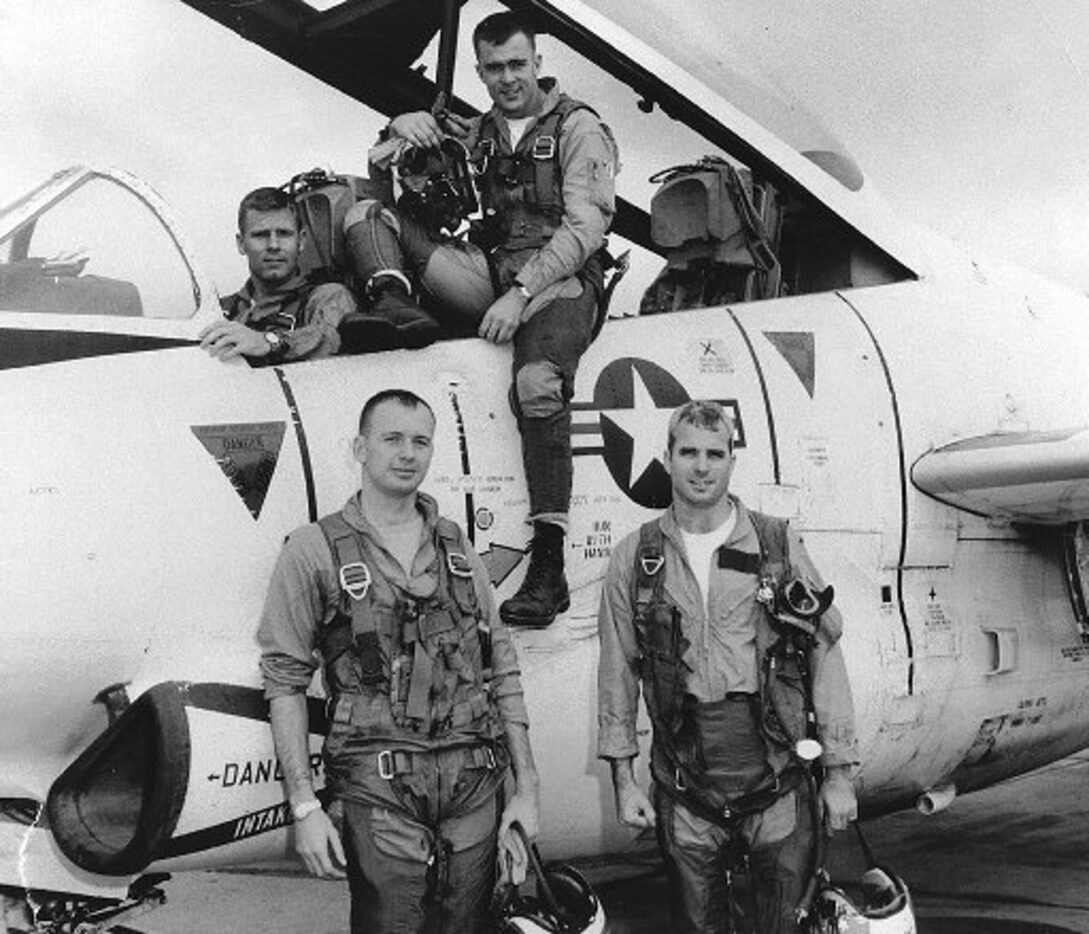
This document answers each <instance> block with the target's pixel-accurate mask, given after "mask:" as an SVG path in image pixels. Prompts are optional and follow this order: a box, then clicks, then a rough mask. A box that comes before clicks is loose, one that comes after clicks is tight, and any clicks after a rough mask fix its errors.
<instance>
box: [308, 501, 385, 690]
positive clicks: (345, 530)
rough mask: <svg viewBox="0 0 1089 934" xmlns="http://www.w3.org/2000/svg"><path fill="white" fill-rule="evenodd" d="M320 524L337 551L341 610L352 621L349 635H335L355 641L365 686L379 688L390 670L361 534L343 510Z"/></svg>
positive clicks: (335, 562) (348, 631)
mask: <svg viewBox="0 0 1089 934" xmlns="http://www.w3.org/2000/svg"><path fill="white" fill-rule="evenodd" d="M318 524H319V525H320V526H321V530H322V532H324V533H325V539H326V541H327V542H328V543H329V549H330V551H331V552H332V554H333V562H334V564H335V565H336V567H337V579H338V580H339V581H340V585H341V612H342V614H343V615H344V616H345V617H347V618H348V619H349V620H350V621H351V625H350V627H349V628H348V630H347V633H345V636H346V638H345V637H344V636H335V637H334V638H337V639H338V641H339V642H346V643H347V645H351V644H352V642H353V641H354V643H355V648H356V654H357V656H358V658H359V670H360V681H361V683H362V684H363V686H364V687H370V688H376V687H379V686H380V685H382V684H383V683H384V682H385V680H386V673H385V666H384V665H383V664H382V652H381V649H380V647H379V644H378V629H377V627H376V625H375V619H374V616H375V614H374V613H373V612H372V611H371V602H370V600H368V599H367V597H368V595H369V593H370V587H371V573H370V569H369V568H368V567H367V563H366V561H365V560H364V555H363V546H362V544H361V543H360V541H359V535H358V533H357V532H356V530H355V529H353V528H352V527H351V526H350V525H349V524H348V523H347V522H346V521H345V520H344V517H343V516H342V515H340V513H333V514H332V515H329V516H324V517H323V518H321V519H319V520H318ZM353 633H354V639H353V636H352V634H353ZM332 635H333V634H331V636H332ZM342 651H343V650H342ZM335 654H340V653H335ZM335 654H334V655H333V657H335ZM330 660H331V658H329V657H327V658H326V663H327V664H328V662H329V661H330Z"/></svg>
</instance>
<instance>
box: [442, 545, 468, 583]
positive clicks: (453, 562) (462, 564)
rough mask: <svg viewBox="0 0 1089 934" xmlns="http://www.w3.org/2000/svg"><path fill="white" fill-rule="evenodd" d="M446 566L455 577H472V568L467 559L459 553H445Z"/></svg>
mask: <svg viewBox="0 0 1089 934" xmlns="http://www.w3.org/2000/svg"><path fill="white" fill-rule="evenodd" d="M446 566H447V567H448V568H449V569H450V573H451V574H453V575H454V576H455V577H472V576H473V566H472V565H471V564H469V559H468V558H466V557H465V555H463V554H462V553H461V552H460V551H448V552H447V553H446Z"/></svg>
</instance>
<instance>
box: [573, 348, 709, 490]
mask: <svg viewBox="0 0 1089 934" xmlns="http://www.w3.org/2000/svg"><path fill="white" fill-rule="evenodd" d="M689 398H690V397H689V395H688V392H687V391H686V390H685V388H684V387H683V386H682V385H681V384H680V382H679V381H678V380H677V379H676V377H674V376H673V374H672V373H670V372H668V371H667V370H664V369H663V368H662V367H660V366H658V365H657V364H656V363H652V362H651V361H649V360H641V359H639V358H637V357H621V358H620V359H618V360H613V361H612V362H611V363H610V364H608V366H606V367H605V368H604V369H603V370H602V371H601V373H600V374H599V375H598V378H597V382H596V383H595V385H594V402H593V405H594V408H596V409H597V410H598V411H599V412H600V421H601V440H602V442H603V447H604V451H603V452H602V456H603V458H604V460H605V465H606V467H608V469H609V473H610V474H611V475H612V478H613V480H614V481H615V482H616V485H617V486H618V487H620V489H621V490H623V491H624V493H625V494H626V495H627V496H628V497H629V498H631V499H632V500H634V501H635V502H637V503H638V504H639V505H640V506H646V507H647V508H648V509H664V508H665V507H666V506H668V505H669V503H670V501H671V500H672V489H671V487H670V483H669V474H667V473H666V469H665V466H664V465H663V463H662V461H661V456H662V453H663V452H664V450H665V447H666V430H667V427H668V424H669V416H670V415H671V414H672V412H673V410H674V409H675V408H677V407H678V406H680V405H684V403H686V402H688V400H689Z"/></svg>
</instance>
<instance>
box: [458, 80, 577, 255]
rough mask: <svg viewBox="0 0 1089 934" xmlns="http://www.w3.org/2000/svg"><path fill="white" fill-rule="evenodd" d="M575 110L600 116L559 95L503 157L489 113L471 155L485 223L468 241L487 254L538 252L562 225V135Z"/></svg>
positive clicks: (493, 119) (482, 122) (492, 116)
mask: <svg viewBox="0 0 1089 934" xmlns="http://www.w3.org/2000/svg"><path fill="white" fill-rule="evenodd" d="M576 110H589V111H590V112H591V113H592V114H594V116H597V111H596V110H594V109H593V108H592V107H590V106H589V105H588V104H584V103H582V102H581V101H577V100H574V99H573V98H570V97H568V96H567V95H566V94H561V95H560V99H559V102H558V103H557V104H556V106H555V107H553V108H552V110H550V111H549V112H548V113H547V114H545V115H544V116H543V117H541V118H540V119H539V120H537V121H536V122H535V123H534V124H533V126H532V127H530V128H529V129H528V130H527V131H526V134H525V136H523V137H522V139H520V140H519V141H518V146H517V148H516V151H515V152H514V153H513V154H510V155H508V154H505V153H503V152H502V149H501V145H500V137H499V124H498V123H497V121H496V119H495V116H494V115H493V114H492V113H491V111H489V112H488V113H486V114H484V116H483V117H482V118H481V122H480V132H479V138H478V139H477V142H476V145H475V146H474V147H473V150H472V152H471V153H470V160H471V165H472V166H473V171H474V172H475V174H476V176H477V184H478V187H479V189H480V202H481V204H480V207H481V209H482V211H483V214H484V219H483V221H482V222H481V223H480V224H479V225H478V227H477V228H476V229H475V230H474V231H473V232H472V233H471V234H470V239H472V240H473V242H474V243H476V244H477V245H478V246H480V247H481V248H482V249H484V250H491V249H494V248H495V247H502V248H503V249H505V250H510V251H512V252H513V251H517V250H528V249H540V248H541V247H542V246H544V245H545V244H546V243H547V242H548V241H549V239H550V238H551V237H552V234H554V233H555V232H556V230H557V229H558V228H559V226H560V221H561V220H562V219H563V171H562V167H561V165H560V135H561V134H562V132H563V125H564V122H565V121H566V120H567V118H568V117H569V116H570V115H571V114H573V113H574V112H575V111H576Z"/></svg>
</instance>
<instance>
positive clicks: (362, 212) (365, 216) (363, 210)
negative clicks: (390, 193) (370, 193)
mask: <svg viewBox="0 0 1089 934" xmlns="http://www.w3.org/2000/svg"><path fill="white" fill-rule="evenodd" d="M362 222H366V223H368V224H378V223H381V224H383V225H385V226H386V227H388V228H389V229H390V230H391V231H393V233H394V235H396V236H400V235H401V222H400V220H399V219H398V217H397V215H396V214H395V213H394V212H393V211H391V210H390V209H389V208H387V207H386V206H385V205H383V204H382V202H381V201H374V200H372V199H364V200H363V201H357V202H356V203H355V204H353V205H352V206H351V207H350V208H348V212H347V213H346V214H345V215H344V232H345V233H347V232H348V231H349V230H351V228H352V227H354V226H355V225H356V224H359V223H362Z"/></svg>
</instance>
